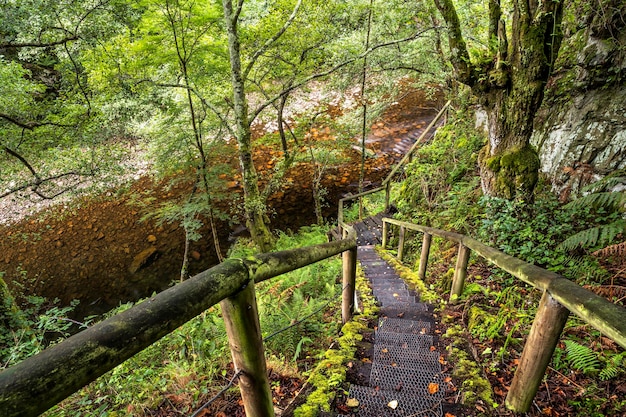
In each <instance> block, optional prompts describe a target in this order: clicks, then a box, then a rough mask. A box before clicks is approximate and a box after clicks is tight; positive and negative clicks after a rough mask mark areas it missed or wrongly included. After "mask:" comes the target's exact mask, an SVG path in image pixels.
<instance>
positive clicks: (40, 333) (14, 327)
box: [0, 273, 78, 370]
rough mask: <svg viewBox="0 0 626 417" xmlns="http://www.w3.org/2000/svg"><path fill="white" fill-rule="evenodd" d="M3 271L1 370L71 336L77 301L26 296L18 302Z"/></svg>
mask: <svg viewBox="0 0 626 417" xmlns="http://www.w3.org/2000/svg"><path fill="white" fill-rule="evenodd" d="M2 275H3V274H2V273H0V286H1V287H2V288H0V295H1V299H0V303H1V305H0V370H2V369H5V368H8V367H10V366H12V365H15V364H16V363H18V362H20V361H21V360H23V359H25V358H27V357H29V356H32V355H34V354H36V353H39V352H40V351H42V350H43V349H45V348H46V347H47V346H49V345H51V344H54V343H56V342H58V341H60V340H62V339H64V338H65V337H67V336H69V332H70V328H71V327H72V325H73V321H72V320H70V319H68V318H67V316H68V315H69V314H70V313H71V312H72V311H73V310H74V308H75V307H76V305H78V301H75V302H72V304H71V305H70V306H66V307H61V306H59V305H58V302H59V301H58V300H56V299H55V300H53V301H52V302H50V301H48V300H47V299H45V298H44V297H38V296H27V297H25V300H24V303H23V305H21V306H18V305H17V303H16V302H15V300H14V299H13V297H12V296H11V294H10V293H9V291H8V289H7V287H6V284H5V283H4V281H3V280H2Z"/></svg>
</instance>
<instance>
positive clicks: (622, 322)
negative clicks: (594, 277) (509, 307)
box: [382, 218, 626, 412]
mask: <svg viewBox="0 0 626 417" xmlns="http://www.w3.org/2000/svg"><path fill="white" fill-rule="evenodd" d="M389 224H393V225H395V226H399V227H400V228H401V229H400V230H401V231H403V230H415V231H419V232H422V233H424V242H425V243H428V244H424V245H423V247H422V256H421V259H420V277H421V278H422V279H423V278H424V274H425V265H422V263H424V262H427V261H428V251H429V249H430V237H431V236H438V237H441V238H444V239H447V240H450V241H452V242H456V243H458V244H459V255H458V259H457V266H456V269H455V274H454V279H453V282H452V291H451V294H450V301H451V302H454V301H455V300H456V299H457V298H458V297H459V296H460V295H461V293H462V292H463V284H464V281H465V276H466V275H467V272H466V268H467V260H468V258H469V250H470V249H471V250H472V251H474V252H476V253H477V254H478V255H480V256H482V257H483V258H485V259H487V260H488V261H490V262H491V263H493V264H494V265H496V266H498V267H499V268H501V269H502V270H504V271H506V272H508V273H510V274H511V275H513V276H514V277H516V278H519V279H520V280H522V281H524V282H526V283H527V284H530V285H532V286H533V287H535V288H537V289H539V290H542V291H543V296H542V299H541V302H540V303H539V308H538V310H537V314H536V316H535V320H534V321H533V325H532V327H531V329H530V333H529V336H528V339H527V342H526V345H525V346H524V350H523V352H522V356H521V358H520V364H519V366H518V368H517V370H516V372H515V376H514V378H513V382H512V383H511V387H510V389H509V392H508V394H507V397H506V406H507V407H508V408H509V409H511V410H513V411H516V412H527V411H528V410H529V408H530V406H531V404H532V400H533V398H534V397H535V394H536V393H537V389H538V388H539V384H540V382H541V380H542V378H543V375H544V374H545V372H546V369H547V366H548V364H549V362H550V358H551V357H552V355H553V353H554V349H555V347H556V345H557V343H558V339H559V337H560V334H561V332H562V331H563V328H564V326H565V322H566V321H567V317H568V315H569V313H570V312H572V313H574V314H576V315H577V316H578V317H580V318H581V319H582V320H583V321H585V322H586V323H588V324H590V325H591V326H593V327H594V328H595V329H597V330H599V331H600V332H602V333H603V334H605V335H606V336H608V337H609V338H611V339H612V340H614V341H615V342H616V343H617V344H619V345H620V346H622V347H623V348H625V349H626V309H625V308H623V307H621V306H619V305H617V304H613V303H611V302H610V301H608V300H606V299H605V298H603V297H600V296H598V295H596V294H594V293H593V292H591V291H589V290H587V289H585V288H583V287H581V286H580V285H578V284H576V283H574V282H572V281H570V280H568V279H567V278H565V277H563V276H562V275H559V274H556V273H554V272H551V271H548V270H546V269H543V268H540V267H538V266H536V265H532V264H529V263H527V262H524V261H522V260H520V259H518V258H515V257H513V256H510V255H507V254H505V253H504V252H501V251H499V250H497V249H494V248H492V247H489V246H487V245H485V244H483V243H481V242H479V241H477V240H475V239H472V238H470V237H468V236H465V235H461V234H458V233H453V232H447V231H444V230H440V229H434V228H432V227H427V226H420V225H416V224H412V223H408V222H403V221H399V220H395V219H390V218H383V245H382V246H383V249H384V248H385V245H386V243H387V233H388V230H389V227H388V225H389ZM402 244H403V243H402V242H401V243H400V245H399V247H398V253H399V254H400V253H401V252H402V250H401V247H400V246H402Z"/></svg>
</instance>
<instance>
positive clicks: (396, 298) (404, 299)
mask: <svg viewBox="0 0 626 417" xmlns="http://www.w3.org/2000/svg"><path fill="white" fill-rule="evenodd" d="M376 300H378V302H379V303H381V304H382V305H383V306H386V305H388V304H395V303H398V302H400V303H417V302H418V299H417V297H415V296H412V295H405V296H401V295H395V294H393V295H390V294H387V295H384V296H379V297H376Z"/></svg>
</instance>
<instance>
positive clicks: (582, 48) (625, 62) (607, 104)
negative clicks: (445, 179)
mask: <svg viewBox="0 0 626 417" xmlns="http://www.w3.org/2000/svg"><path fill="white" fill-rule="evenodd" d="M618 12H619V13H618V14H616V16H614V18H611V17H610V16H609V17H607V18H604V20H599V19H600V17H598V16H595V17H594V16H588V17H587V19H588V22H589V24H588V26H587V27H584V28H580V29H579V30H578V31H572V32H571V33H570V36H567V37H566V39H565V40H564V43H563V45H562V47H561V51H560V53H559V59H558V60H557V65H555V68H556V69H555V72H554V76H553V78H552V79H551V80H550V81H549V83H548V86H547V88H546V96H545V99H544V101H543V105H542V108H541V110H540V112H539V114H538V115H537V118H536V119H535V131H534V134H533V137H532V139H531V142H532V144H533V145H534V146H536V147H537V149H538V151H539V158H540V160H541V170H542V171H543V172H544V173H545V174H547V176H548V177H549V179H550V181H551V182H552V185H553V189H554V190H555V191H556V192H558V193H559V194H560V196H561V198H562V199H567V198H568V197H569V195H570V194H571V193H577V192H578V191H579V190H580V188H581V187H582V186H584V185H586V184H589V183H590V182H593V181H595V180H597V179H599V178H601V177H603V176H605V175H607V174H609V173H611V172H613V171H615V170H618V169H623V168H626V85H625V83H624V77H625V76H626V52H624V50H625V45H626V29H625V28H624V26H623V24H619V23H618V21H619V16H621V14H620V13H621V11H618ZM607 19H608V20H607ZM611 19H612V20H611Z"/></svg>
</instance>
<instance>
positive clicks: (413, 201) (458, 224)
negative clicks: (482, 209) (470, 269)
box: [397, 118, 483, 233]
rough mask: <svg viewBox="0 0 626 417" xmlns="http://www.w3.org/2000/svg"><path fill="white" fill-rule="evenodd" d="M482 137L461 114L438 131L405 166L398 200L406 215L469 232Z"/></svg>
mask: <svg viewBox="0 0 626 417" xmlns="http://www.w3.org/2000/svg"><path fill="white" fill-rule="evenodd" d="M482 141H483V139H482V137H481V135H479V134H478V132H476V131H475V130H474V129H473V127H472V126H471V125H470V121H469V120H467V119H464V118H458V119H456V120H454V121H452V122H450V123H449V124H447V125H446V126H444V127H442V128H440V129H439V130H438V131H437V135H436V136H435V138H434V139H433V140H432V142H431V143H429V144H427V145H424V146H423V147H421V148H420V149H419V150H418V151H417V152H416V155H415V158H414V160H413V162H411V163H410V164H409V165H408V166H407V167H406V176H407V179H406V180H404V181H403V182H402V185H401V188H400V195H399V199H398V201H397V205H398V209H399V211H400V213H401V215H402V216H403V217H408V218H410V219H412V220H414V221H415V222H416V223H419V224H425V225H430V226H433V227H441V228H447V229H453V230H456V231H459V232H461V233H463V232H468V231H469V230H471V228H472V224H473V222H474V219H475V217H476V215H477V212H476V209H475V207H476V206H475V202H476V200H477V198H478V196H479V194H478V193H477V190H478V187H477V186H478V176H477V172H476V161H477V157H478V150H479V149H480V148H481V146H482Z"/></svg>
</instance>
